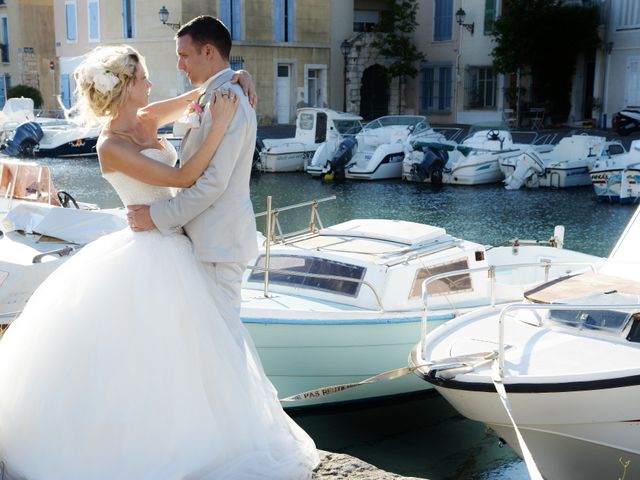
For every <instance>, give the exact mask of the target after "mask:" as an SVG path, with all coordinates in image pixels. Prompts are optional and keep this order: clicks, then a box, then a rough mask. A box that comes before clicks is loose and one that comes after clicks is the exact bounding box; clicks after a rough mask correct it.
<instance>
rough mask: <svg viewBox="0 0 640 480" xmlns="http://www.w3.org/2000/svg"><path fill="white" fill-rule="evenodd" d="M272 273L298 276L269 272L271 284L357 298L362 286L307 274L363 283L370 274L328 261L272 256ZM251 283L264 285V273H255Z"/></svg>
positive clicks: (260, 264)
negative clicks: (366, 275) (350, 279)
mask: <svg viewBox="0 0 640 480" xmlns="http://www.w3.org/2000/svg"><path fill="white" fill-rule="evenodd" d="M269 262H270V265H269V267H270V270H289V271H291V272H296V273H298V274H300V275H296V274H287V273H278V272H273V271H271V272H269V283H276V284H279V285H288V286H292V287H302V288H309V289H313V290H322V291H325V292H331V293H336V294H338V295H346V296H349V297H357V296H358V292H359V291H360V282H352V281H349V280H346V279H344V278H317V277H313V276H309V275H307V274H319V275H329V276H333V277H347V278H353V279H355V280H362V279H363V278H364V274H365V272H366V270H367V269H366V268H365V267H360V266H358V265H350V264H348V263H342V262H336V261H334V260H328V259H326V258H317V257H306V256H297V255H271V257H270V260H269ZM256 266H257V267H264V266H265V256H264V255H261V256H260V257H259V258H258V261H257V262H256ZM249 281H250V282H264V272H260V271H258V270H254V271H253V272H252V273H251V275H250V276H249Z"/></svg>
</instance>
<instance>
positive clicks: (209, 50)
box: [202, 43, 218, 60]
mask: <svg viewBox="0 0 640 480" xmlns="http://www.w3.org/2000/svg"><path fill="white" fill-rule="evenodd" d="M202 48H203V50H204V54H205V55H206V56H207V59H209V60H213V59H215V57H216V56H218V51H217V50H216V47H214V46H213V45H211V44H210V43H205V44H204V45H203V47H202Z"/></svg>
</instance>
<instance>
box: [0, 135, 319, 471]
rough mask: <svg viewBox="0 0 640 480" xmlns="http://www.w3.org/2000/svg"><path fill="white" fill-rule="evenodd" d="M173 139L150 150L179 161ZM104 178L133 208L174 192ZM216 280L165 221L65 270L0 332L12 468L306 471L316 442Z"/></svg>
mask: <svg viewBox="0 0 640 480" xmlns="http://www.w3.org/2000/svg"><path fill="white" fill-rule="evenodd" d="M167 148H170V150H157V149H146V150H143V153H144V154H145V155H147V156H149V157H151V158H153V159H154V160H158V161H163V162H166V163H171V164H172V163H175V157H176V154H175V150H173V148H172V147H167ZM105 178H106V179H107V180H108V181H109V182H110V183H111V184H112V185H113V187H114V188H115V189H116V191H117V192H118V194H119V195H120V197H121V199H122V201H123V203H124V204H125V205H127V204H149V203H152V202H155V201H158V200H161V199H166V198H168V197H169V196H171V195H172V191H171V189H169V188H163V187H154V186H149V185H146V184H144V183H141V182H139V181H137V180H134V179H132V178H130V177H127V176H126V175H124V174H121V173H110V174H106V175H105ZM221 234H224V233H223V232H221ZM211 241H215V238H212V239H211ZM210 282H211V281H210V280H209V277H207V276H206V274H204V273H203V271H202V265H201V264H200V263H199V262H198V261H197V260H196V258H195V256H194V254H193V253H192V249H191V244H190V242H189V240H188V239H187V238H186V237H185V236H183V235H180V234H175V235H169V236H164V235H162V234H160V233H159V232H157V231H152V232H144V233H133V232H131V231H130V230H129V229H125V230H122V231H120V232H116V233H114V234H111V235H108V236H105V237H102V238H101V239H99V240H97V241H95V242H93V243H91V244H89V245H87V246H86V247H84V248H83V249H82V250H81V251H80V252H79V253H78V254H76V255H75V256H74V257H72V258H71V259H70V260H68V261H67V262H66V263H65V264H64V265H63V266H61V267H60V268H59V269H58V270H56V271H55V272H54V273H53V274H52V275H51V276H50V277H49V278H48V279H47V280H46V281H45V282H44V283H43V284H42V285H41V286H40V287H39V288H38V290H37V291H36V292H35V293H34V294H33V296H32V298H31V300H30V301H29V303H28V304H27V306H26V308H25V309H24V312H23V313H22V315H21V316H20V317H19V318H18V319H16V320H15V321H14V323H13V324H12V325H11V326H10V327H9V329H8V330H7V332H6V333H5V336H4V338H3V339H2V340H0V460H1V461H2V462H4V465H5V468H6V472H5V474H7V473H8V476H9V478H17V479H23V478H25V479H28V480H76V479H77V480H80V479H81V480H93V479H104V480H107V479H108V480H117V479H123V480H124V479H126V480H134V479H135V480H144V479H149V480H151V479H152V480H176V479H211V480H213V479H215V480H218V479H233V480H242V479H264V478H271V479H295V480H298V479H304V478H310V477H311V472H312V469H313V468H314V467H315V466H316V464H317V462H318V455H317V451H316V449H315V446H314V443H313V441H312V440H311V438H309V436H308V435H307V434H306V433H305V432H304V431H303V430H302V429H300V428H299V427H298V426H297V425H296V424H295V423H294V422H293V421H292V420H291V419H290V418H289V417H288V416H287V415H286V414H285V413H284V411H283V410H282V408H281V406H280V403H279V402H278V399H277V394H276V391H275V389H274V388H273V386H272V385H271V383H270V382H269V380H268V379H267V378H266V376H265V374H264V372H263V370H262V366H261V364H260V361H259V359H258V358H257V357H256V356H255V353H254V352H255V350H254V347H253V344H252V341H251V339H250V337H249V335H248V333H247V332H246V330H245V329H244V327H241V331H242V332H243V336H244V339H243V340H244V341H242V342H240V343H242V345H239V342H238V341H237V337H235V336H234V332H231V331H230V330H229V327H228V326H227V324H226V322H225V321H224V320H223V319H222V318H221V316H220V314H219V313H218V310H217V308H216V304H215V298H214V297H215V293H216V292H215V290H216V289H215V286H213V285H211V283H210Z"/></svg>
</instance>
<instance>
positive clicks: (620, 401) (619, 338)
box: [409, 209, 640, 480]
mask: <svg viewBox="0 0 640 480" xmlns="http://www.w3.org/2000/svg"><path fill="white" fill-rule="evenodd" d="M639 242H640V209H638V210H637V211H636V212H635V215H634V216H633V218H632V220H631V221H630V223H629V224H628V226H627V228H626V229H625V231H624V233H623V234H622V236H621V237H620V239H619V240H618V243H617V245H616V247H615V248H614V250H613V251H612V253H611V255H610V257H609V258H608V259H607V260H606V262H604V264H603V265H602V266H601V267H600V268H599V269H598V270H597V271H596V272H595V273H591V272H588V273H584V274H582V275H576V276H571V277H567V278H563V279H561V280H559V281H556V282H550V283H546V284H543V285H542V286H539V287H538V288H536V289H533V290H531V291H530V292H527V294H526V296H527V298H528V302H526V303H522V304H515V305H510V306H507V307H504V308H500V309H484V310H482V311H477V312H473V313H470V314H468V315H463V316H460V317H459V318H456V319H454V320H452V321H451V322H448V323H446V324H445V325H443V326H441V327H440V328H438V329H436V330H434V331H432V332H431V333H430V334H429V335H428V336H426V337H424V336H423V337H422V339H421V341H420V342H419V343H418V345H416V347H415V348H414V349H413V350H412V351H411V355H410V362H409V363H410V365H412V366H414V367H418V369H417V372H418V373H419V376H420V377H421V378H422V379H424V380H426V381H427V382H428V383H429V384H432V385H434V386H435V387H436V389H437V390H438V391H439V392H440V393H441V394H442V395H443V396H444V397H445V398H446V399H447V400H448V401H449V402H450V403H451V404H452V405H453V406H454V407H455V408H456V409H457V410H458V411H459V412H460V413H461V414H463V415H465V416H466V417H468V418H470V419H473V420H477V421H480V422H483V423H485V424H486V425H488V426H489V427H490V428H491V429H492V430H493V431H495V433H496V434H497V435H498V436H499V437H500V438H501V439H503V440H505V441H506V442H507V443H508V444H509V445H510V446H511V447H513V449H514V450H515V451H516V452H517V453H518V454H519V455H521V456H522V457H523V458H525V460H526V463H527V467H528V469H529V472H530V474H531V476H532V478H540V479H542V478H546V479H549V480H554V479H567V478H580V479H594V480H596V479H597V480H599V479H603V478H637V477H638V476H640V428H638V425H639V421H638V418H640V405H639V404H638V395H640V318H639V317H638V313H639V312H640V274H638V272H639V271H640V270H639V269H638V263H639V262H640V249H638V243H639Z"/></svg>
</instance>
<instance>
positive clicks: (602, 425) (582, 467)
mask: <svg viewBox="0 0 640 480" xmlns="http://www.w3.org/2000/svg"><path fill="white" fill-rule="evenodd" d="M490 386H491V388H493V385H491V384H490ZM436 389H437V390H438V391H439V392H440V393H441V394H442V395H443V396H444V397H445V398H446V399H447V400H448V401H449V402H450V403H451V404H452V405H453V406H454V408H456V410H458V411H459V412H460V413H461V414H463V415H465V416H466V417H468V418H471V419H472V420H477V421H479V422H482V423H485V424H486V425H487V426H488V427H490V428H491V429H492V430H494V431H495V432H496V434H497V435H498V436H499V437H500V438H502V439H504V440H505V441H506V442H507V443H508V444H509V445H510V446H511V447H512V448H513V449H514V450H515V451H516V452H517V453H518V455H520V456H522V451H521V448H520V445H519V443H518V440H517V437H516V433H515V430H514V429H513V427H512V426H511V423H510V421H509V419H508V417H507V414H506V411H505V409H504V407H503V406H502V404H501V402H500V400H499V398H498V396H497V394H496V393H495V391H493V392H488V391H468V390H462V389H457V388H456V389H453V388H446V387H442V386H438V387H436ZM507 395H508V399H509V403H510V404H511V407H512V411H513V415H514V418H515V421H516V423H517V424H518V428H519V429H520V432H521V434H522V436H523V438H524V441H525V443H526V445H527V448H528V449H529V450H530V452H531V454H532V456H533V458H534V461H535V462H536V464H537V466H538V469H539V470H540V472H541V474H542V475H543V476H544V478H546V479H549V480H553V479H566V478H581V479H594V480H595V479H602V478H625V477H624V476H623V473H624V470H625V468H624V466H623V465H622V464H621V461H622V462H627V461H630V463H629V464H628V465H627V471H626V475H627V476H626V478H636V477H637V476H638V475H640V451H639V447H640V420H638V419H639V418H640V415H639V413H640V412H638V407H637V401H636V399H637V398H638V395H640V386H638V385H630V386H626V387H620V388H609V389H606V388H605V389H597V390H581V391H565V392H562V391H558V392H539V393H536V394H535V395H532V394H531V393H530V392H529V393H513V392H511V393H510V392H509V391H508V390H507ZM596 419H597V421H596Z"/></svg>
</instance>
